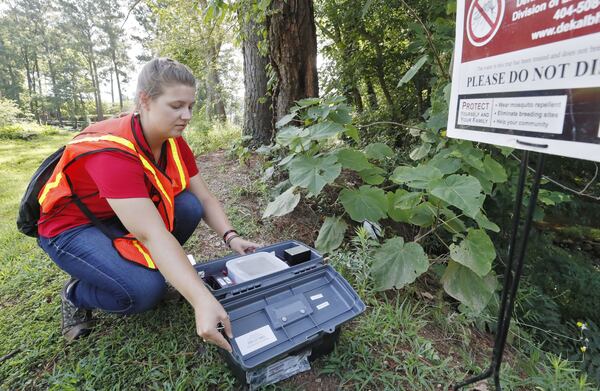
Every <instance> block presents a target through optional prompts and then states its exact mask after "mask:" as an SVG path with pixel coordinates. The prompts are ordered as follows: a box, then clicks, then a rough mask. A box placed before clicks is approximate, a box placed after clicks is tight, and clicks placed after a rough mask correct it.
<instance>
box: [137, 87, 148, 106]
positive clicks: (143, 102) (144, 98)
mask: <svg viewBox="0 0 600 391" xmlns="http://www.w3.org/2000/svg"><path fill="white" fill-rule="evenodd" d="M138 98H139V102H140V109H144V110H148V109H149V107H150V97H149V96H148V94H146V92H144V91H140V95H139V96H138Z"/></svg>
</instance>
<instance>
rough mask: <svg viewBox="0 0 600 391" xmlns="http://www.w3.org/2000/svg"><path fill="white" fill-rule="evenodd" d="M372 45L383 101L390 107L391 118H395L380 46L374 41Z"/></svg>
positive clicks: (394, 107)
mask: <svg viewBox="0 0 600 391" xmlns="http://www.w3.org/2000/svg"><path fill="white" fill-rule="evenodd" d="M374 45H375V52H376V54H377V58H376V60H375V71H376V73H377V79H378V80H379V85H380V86H381V90H382V91H383V96H385V101H386V102H387V105H388V108H389V109H390V114H391V115H392V120H397V118H396V105H395V104H394V99H393V98H392V94H391V93H390V90H389V88H388V86H387V83H386V81H385V70H384V67H383V66H384V60H383V54H382V53H381V48H380V47H379V45H378V44H377V43H374Z"/></svg>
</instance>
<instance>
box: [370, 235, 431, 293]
mask: <svg viewBox="0 0 600 391" xmlns="http://www.w3.org/2000/svg"><path fill="white" fill-rule="evenodd" d="M374 258H375V262H374V263H373V267H372V269H371V275H372V276H373V278H374V280H375V287H376V289H378V290H385V289H392V288H396V289H400V288H403V287H405V286H406V285H408V284H410V283H412V282H414V281H415V280H416V279H417V277H419V276H420V275H421V274H423V273H425V272H426V271H427V269H428V268H429V259H428V258H427V255H426V254H425V251H423V248H422V247H421V245H420V244H418V243H415V242H411V243H404V240H403V239H402V238H401V237H395V238H392V239H389V240H387V241H386V242H385V243H384V244H383V245H382V246H381V247H380V248H379V249H378V250H377V252H376V253H375V255H374Z"/></svg>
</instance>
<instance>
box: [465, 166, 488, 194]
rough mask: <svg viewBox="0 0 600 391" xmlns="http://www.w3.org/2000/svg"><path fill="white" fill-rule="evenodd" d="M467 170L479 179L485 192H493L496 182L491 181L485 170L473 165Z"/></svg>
mask: <svg viewBox="0 0 600 391" xmlns="http://www.w3.org/2000/svg"><path fill="white" fill-rule="evenodd" d="M466 171H467V172H468V173H469V174H470V175H472V176H474V177H475V178H477V180H478V181H479V184H480V185H481V188H482V189H483V192H484V193H485V194H492V190H493V189H494V184H493V183H492V181H490V180H489V179H488V178H487V176H486V175H485V174H484V173H483V172H481V171H478V170H476V169H474V168H472V167H468V168H467V170H466Z"/></svg>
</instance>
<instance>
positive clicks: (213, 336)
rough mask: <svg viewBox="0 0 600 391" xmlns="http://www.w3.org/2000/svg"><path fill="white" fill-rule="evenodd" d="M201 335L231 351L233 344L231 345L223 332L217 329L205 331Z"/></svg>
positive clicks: (206, 339)
mask: <svg viewBox="0 0 600 391" xmlns="http://www.w3.org/2000/svg"><path fill="white" fill-rule="evenodd" d="M201 337H202V338H204V340H205V341H206V342H210V343H212V344H215V345H217V346H218V347H220V348H223V349H225V350H227V351H228V352H229V353H231V345H229V342H227V340H226V339H225V338H224V337H223V336H222V335H221V333H219V332H218V331H217V329H214V330H211V331H208V332H206V333H203V334H202V335H201Z"/></svg>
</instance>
